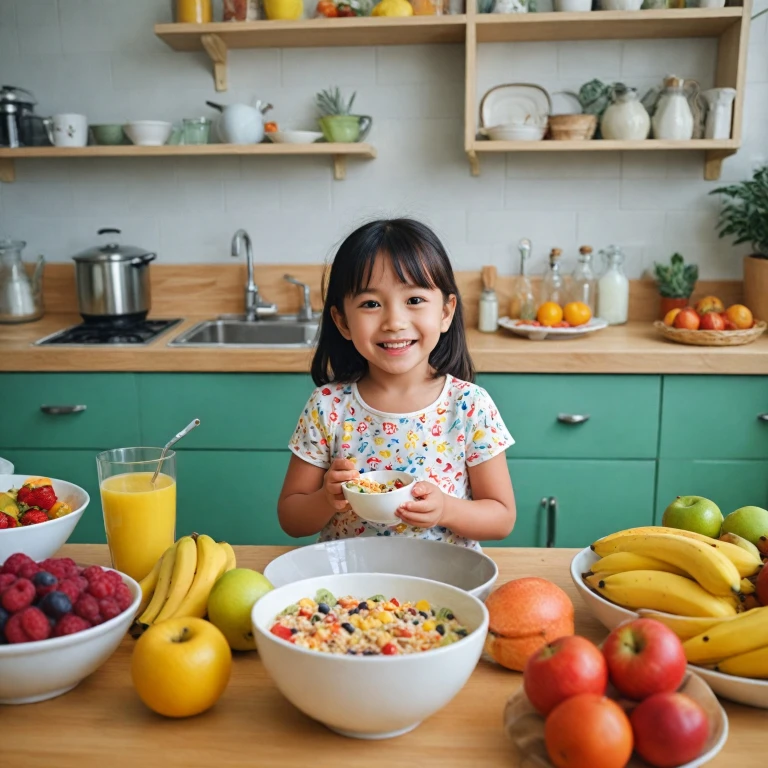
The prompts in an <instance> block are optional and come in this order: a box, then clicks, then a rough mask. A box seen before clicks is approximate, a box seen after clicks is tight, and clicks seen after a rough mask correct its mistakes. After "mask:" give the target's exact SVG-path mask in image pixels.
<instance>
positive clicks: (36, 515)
mask: <svg viewBox="0 0 768 768" xmlns="http://www.w3.org/2000/svg"><path fill="white" fill-rule="evenodd" d="M48 520H49V517H48V513H47V512H44V511H43V510H42V509H30V510H28V511H27V512H25V513H24V514H23V515H22V516H21V524H22V525H37V524H38V523H47V522H48Z"/></svg>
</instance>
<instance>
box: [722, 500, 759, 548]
mask: <svg viewBox="0 0 768 768" xmlns="http://www.w3.org/2000/svg"><path fill="white" fill-rule="evenodd" d="M723 531H724V532H725V533H735V534H736V535H737V536H741V537H742V538H743V539H746V540H747V541H751V542H752V543H753V544H754V545H755V546H756V547H758V548H760V544H761V541H760V539H761V537H765V536H768V509H763V508H762V507H741V508H739V509H737V510H736V511H735V512H731V514H730V515H728V517H726V518H725V520H724V521H723Z"/></svg>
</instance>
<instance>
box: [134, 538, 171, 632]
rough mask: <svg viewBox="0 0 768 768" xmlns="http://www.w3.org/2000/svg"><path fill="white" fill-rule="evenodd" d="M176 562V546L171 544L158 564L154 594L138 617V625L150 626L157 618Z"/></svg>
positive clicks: (166, 595) (166, 594)
mask: <svg viewBox="0 0 768 768" xmlns="http://www.w3.org/2000/svg"><path fill="white" fill-rule="evenodd" d="M175 562H176V544H171V546H170V547H168V549H166V550H165V552H164V553H163V557H162V562H161V564H160V573H159V574H158V577H157V586H156V587H155V592H154V594H153V595H152V599H151V600H150V601H149V605H148V606H147V607H146V608H145V610H144V612H143V613H142V614H141V616H139V623H140V624H152V623H153V622H154V621H155V619H156V618H157V614H158V613H160V609H161V608H162V607H163V604H164V603H165V599H166V598H167V597H168V589H169V588H170V586H171V576H172V574H173V566H174V564H175Z"/></svg>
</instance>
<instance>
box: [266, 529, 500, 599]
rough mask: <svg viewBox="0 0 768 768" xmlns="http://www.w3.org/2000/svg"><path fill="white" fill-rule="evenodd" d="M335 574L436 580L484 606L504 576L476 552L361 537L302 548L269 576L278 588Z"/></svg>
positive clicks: (400, 538)
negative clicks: (464, 592) (458, 590)
mask: <svg viewBox="0 0 768 768" xmlns="http://www.w3.org/2000/svg"><path fill="white" fill-rule="evenodd" d="M336 573H393V574H399V575H401V576H416V577H418V578H422V579H432V580H433V581H440V582H442V583H443V584H450V585H451V586H454V587H458V588H459V589H463V590H464V591H466V592H469V593H470V594H472V595H474V596H475V597H477V598H479V599H480V600H485V598H486V597H488V595H489V594H490V592H491V589H492V588H493V585H494V584H495V583H496V579H497V577H498V575H499V568H498V566H497V565H496V563H494V562H493V560H491V558H490V557H488V555H485V554H483V553H482V552H479V551H478V550H476V549H468V548H467V547H458V546H456V545H455V544H446V543H445V542H442V541H428V540H427V539H415V538H411V537H408V536H361V537H358V538H354V539H339V540H337V541H325V542H322V543H319V544H309V545H308V546H306V547H299V548H298V549H292V550H291V551H290V552H286V553H285V554H283V555H280V556H279V557H276V558H275V559H274V560H273V561H272V562H271V563H270V564H269V565H268V566H267V567H266V568H265V569H264V576H265V577H266V578H267V579H269V581H270V583H272V584H273V585H274V586H275V587H282V586H284V585H285V584H290V583H292V582H294V581H300V580H301V579H311V578H314V577H316V576H330V575H332V574H336Z"/></svg>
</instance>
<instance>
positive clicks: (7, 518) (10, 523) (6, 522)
mask: <svg viewBox="0 0 768 768" xmlns="http://www.w3.org/2000/svg"><path fill="white" fill-rule="evenodd" d="M18 525H19V524H18V523H17V522H16V518H15V517H13V516H11V515H9V514H8V513H7V512H0V530H2V529H3V528H16V527H18Z"/></svg>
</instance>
